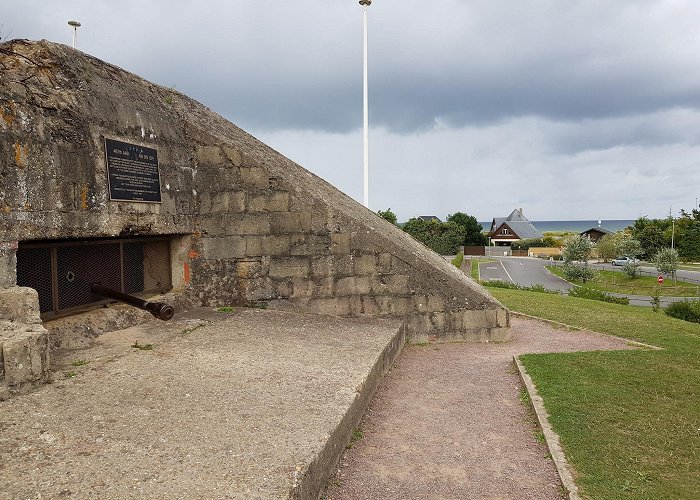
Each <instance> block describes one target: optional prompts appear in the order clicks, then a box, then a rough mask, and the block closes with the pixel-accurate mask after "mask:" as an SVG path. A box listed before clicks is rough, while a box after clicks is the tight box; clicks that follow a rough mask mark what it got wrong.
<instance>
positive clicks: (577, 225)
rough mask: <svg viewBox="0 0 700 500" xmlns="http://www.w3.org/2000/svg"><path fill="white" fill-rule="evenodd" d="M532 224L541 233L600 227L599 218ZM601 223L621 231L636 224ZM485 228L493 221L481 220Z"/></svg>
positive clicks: (577, 231)
mask: <svg viewBox="0 0 700 500" xmlns="http://www.w3.org/2000/svg"><path fill="white" fill-rule="evenodd" d="M530 222H532V225H533V226H535V227H536V228H537V229H538V230H539V231H540V232H541V233H546V232H550V231H553V232H562V231H570V232H575V233H582V232H583V231H585V230H587V229H590V228H592V227H598V221H597V220H533V221H530ZM601 222H602V224H601V225H600V226H601V227H602V228H603V229H607V230H608V231H610V232H613V233H614V232H615V231H619V230H621V229H625V228H626V227H629V226H631V225H632V224H634V221H633V220H621V219H616V220H601ZM479 224H481V226H482V227H483V228H484V230H486V231H488V230H489V229H491V221H489V222H479Z"/></svg>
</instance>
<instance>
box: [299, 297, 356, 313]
mask: <svg viewBox="0 0 700 500" xmlns="http://www.w3.org/2000/svg"><path fill="white" fill-rule="evenodd" d="M309 308H311V310H313V311H315V312H317V313H318V314H327V315H329V316H348V315H349V314H350V302H349V300H348V298H347V297H332V298H326V299H313V300H311V301H310V302H309Z"/></svg>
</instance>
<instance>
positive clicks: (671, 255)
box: [655, 248, 678, 283]
mask: <svg viewBox="0 0 700 500" xmlns="http://www.w3.org/2000/svg"><path fill="white" fill-rule="evenodd" d="M655 261H656V270H657V271H659V272H660V273H662V274H670V275H671V277H672V278H673V283H675V282H676V270H677V269H678V251H677V250H676V249H675V248H662V249H661V250H659V251H658V252H657V254H656V258H655Z"/></svg>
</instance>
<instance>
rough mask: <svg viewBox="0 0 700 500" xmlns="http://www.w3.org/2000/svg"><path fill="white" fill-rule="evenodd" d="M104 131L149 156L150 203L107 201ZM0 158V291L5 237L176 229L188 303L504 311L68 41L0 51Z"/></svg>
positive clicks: (502, 314) (322, 188)
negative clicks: (156, 182)
mask: <svg viewBox="0 0 700 500" xmlns="http://www.w3.org/2000/svg"><path fill="white" fill-rule="evenodd" d="M232 85H235V82H232ZM105 138H113V139H118V140H122V141H125V142H129V143H132V144H137V145H142V146H147V147H153V148H156V149H157V150H158V158H159V163H160V177H161V188H162V189H161V191H162V198H163V202H162V204H149V203H128V202H116V201H110V200H109V193H108V184H107V178H106V177H107V172H106V164H105V151H104V148H105V146H104V139H105ZM0 160H1V163H0V169H2V171H1V172H0V173H1V174H2V175H0V179H2V181H0V182H2V185H1V186H0V187H1V188H2V189H0V249H3V252H4V253H1V252H0V286H4V285H7V284H12V283H13V282H14V277H15V276H14V273H15V270H14V260H13V258H14V256H13V254H12V248H13V247H14V248H16V246H17V242H20V244H21V242H22V241H25V240H33V239H54V238H72V239H74V238H93V237H113V236H131V235H151V236H152V235H190V236H188V237H187V242H188V243H187V244H188V245H189V248H180V249H179V255H182V256H183V258H182V262H176V263H174V268H173V280H172V281H173V283H178V284H180V285H181V287H182V290H181V293H187V294H190V295H191V296H192V297H193V298H194V299H195V300H196V301H197V302H198V303H199V304H202V305H208V306H217V305H230V304H256V303H260V302H264V303H266V304H268V305H269V306H270V307H295V308H298V309H303V310H307V311H312V312H316V313H321V314H332V315H338V316H390V317H395V318H400V319H401V320H402V321H404V322H405V324H406V329H407V333H408V335H409V336H411V337H413V338H415V339H417V340H425V339H426V338H430V337H435V338H441V339H447V338H458V339H466V340H481V341H491V340H506V339H507V338H508V326H509V315H508V314H509V313H508V311H507V309H506V308H505V307H503V305H501V304H500V303H499V302H498V301H496V300H495V299H494V298H493V297H491V296H490V295H489V293H488V292H487V291H486V290H484V289H483V288H482V287H480V286H479V285H478V284H476V283H474V282H473V281H472V280H471V279H469V278H468V277H467V276H465V275H464V274H463V273H461V272H460V271H459V270H457V269H455V268H454V267H453V266H451V265H450V264H449V263H447V262H445V260H444V259H442V258H441V257H440V256H438V255H437V254H435V253H433V252H432V251H430V250H429V249H428V248H426V247H425V246H423V245H422V244H420V243H418V242H416V241H415V240H413V239H412V238H411V237H410V236H408V235H407V234H405V233H404V232H403V231H401V230H400V229H398V228H397V227H395V226H393V225H392V224H389V223H388V222H386V221H384V220H383V219H381V218H380V217H378V216H377V215H376V214H374V213H372V212H371V211H369V210H367V209H365V208H364V207H362V206H361V205H360V204H358V203H357V202H355V201H354V200H352V199H351V198H349V197H348V196H346V195H344V194H343V193H341V192H339V191H338V190H337V189H335V188H333V187H332V186H330V185H329V184H328V183H326V182H324V181H323V180H322V179H319V178H318V177H316V176H315V175H313V174H311V173H310V172H308V171H306V170H304V169H303V168H302V167H300V166H299V165H297V164H295V163H294V162H292V161H290V160H289V159H287V158H285V157H284V156H282V155H281V154H279V153H277V152H276V151H274V150H273V149H271V148H270V147H268V146H266V145H265V144H263V143H261V142H260V141H258V140H256V139H255V138H254V137H251V136H250V135H248V134H247V133H245V132H244V131H242V130H240V129H239V128H238V127H236V126H235V125H233V124H231V123H230V122H228V121H226V120H224V119H223V118H221V117H220V116H218V115H216V114H215V113H213V112H212V111H210V110H209V109H207V108H206V107H204V106H202V105H201V104H200V103H197V102H195V101H194V100H192V99H190V98H188V97H186V96H184V95H182V94H180V93H178V92H175V91H173V90H172V89H166V88H163V87H159V86H157V85H154V84H152V83H150V82H147V81H145V80H143V79H141V78H139V77H138V76H136V75H133V74H130V73H128V72H126V71H124V70H122V69H120V68H118V67H116V66H112V65H110V64H107V63H105V62H103V61H100V60H98V59H96V58H94V57H91V56H89V55H87V54H85V53H83V52H80V51H76V50H74V49H72V48H70V47H67V46H64V45H59V44H54V43H50V42H46V41H41V42H29V41H25V40H15V41H12V42H8V43H4V44H0ZM179 244H180V245H182V242H181V241H180V243H179ZM8 249H9V250H8Z"/></svg>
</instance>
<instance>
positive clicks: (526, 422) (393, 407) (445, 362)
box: [327, 318, 629, 500]
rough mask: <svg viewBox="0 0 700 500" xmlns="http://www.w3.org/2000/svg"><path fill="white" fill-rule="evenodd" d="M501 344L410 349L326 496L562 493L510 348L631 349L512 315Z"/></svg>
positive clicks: (367, 417) (386, 382)
mask: <svg viewBox="0 0 700 500" xmlns="http://www.w3.org/2000/svg"><path fill="white" fill-rule="evenodd" d="M512 328H513V340H512V341H511V342H509V343H505V344H477V345H475V344H438V345H429V346H426V347H417V346H412V347H407V348H406V349H404V352H403V353H402V355H401V356H400V357H399V360H398V362H397V365H396V367H395V368H394V369H393V370H392V371H391V373H390V374H389V375H388V376H387V377H386V378H385V380H384V381H383V383H382V385H381V386H380V387H379V389H378V390H377V393H376V395H375V398H374V400H373V402H372V403H371V405H370V408H369V410H368V412H367V414H366V415H365V418H364V420H363V422H362V424H361V427H360V428H361V431H362V433H363V437H362V438H360V439H358V440H357V441H356V442H355V443H354V444H353V446H352V448H351V449H349V450H347V451H346V452H345V454H344V456H343V458H342V459H341V462H340V464H339V469H338V473H337V475H336V476H335V477H333V478H331V480H330V481H329V486H328V490H327V498H329V499H332V500H340V499H363V500H365V499H380V498H381V499H388V498H392V499H393V498H396V499H399V498H400V499H406V498H431V499H433V498H435V499H484V498H498V499H505V498H513V499H516V498H517V499H523V498H528V499H556V498H561V495H562V490H561V486H560V483H559V478H558V476H557V474H556V471H555V468H554V465H553V464H552V462H551V460H550V459H549V458H548V457H547V454H548V453H547V449H546V447H545V445H544V444H542V443H540V442H538V440H537V439H536V436H535V427H534V423H533V420H532V417H531V414H530V410H529V409H528V408H526V407H525V406H524V405H523V404H522V403H521V402H520V400H519V393H520V390H521V383H520V379H519V377H518V375H517V372H516V371H515V369H514V367H513V363H512V357H513V355H514V354H522V353H529V352H565V351H584V350H598V349H625V348H629V347H628V346H627V345H626V344H625V342H623V341H620V340H616V339H613V338H610V337H606V336H603V335H599V334H595V333H590V332H569V331H565V330H560V329H555V328H554V327H552V326H550V325H548V324H546V323H543V322H539V321H535V320H531V319H524V318H513V321H512Z"/></svg>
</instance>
